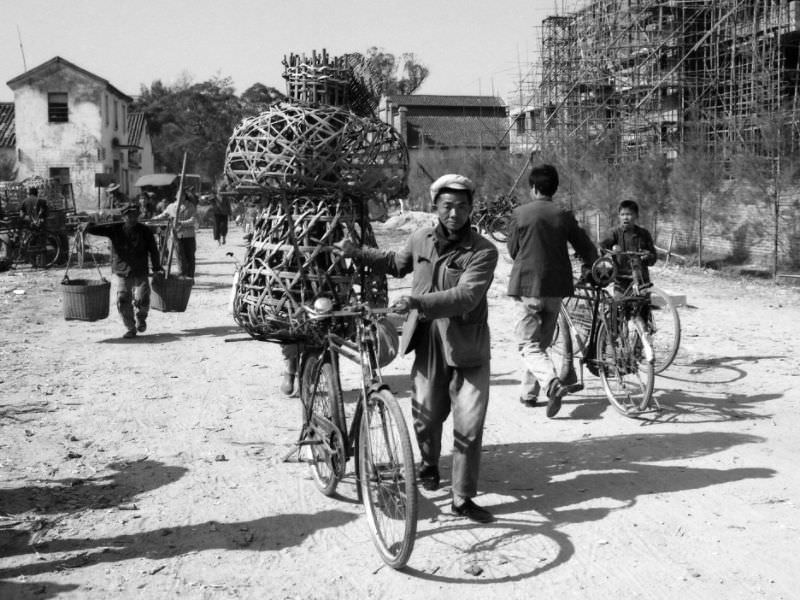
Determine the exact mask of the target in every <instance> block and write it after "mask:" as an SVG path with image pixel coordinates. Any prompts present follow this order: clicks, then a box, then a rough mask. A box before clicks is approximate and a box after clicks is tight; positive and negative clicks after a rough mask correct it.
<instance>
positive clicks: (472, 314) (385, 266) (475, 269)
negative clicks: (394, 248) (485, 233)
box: [362, 227, 497, 367]
mask: <svg viewBox="0 0 800 600" xmlns="http://www.w3.org/2000/svg"><path fill="white" fill-rule="evenodd" d="M435 239H436V238H435V234H434V228H433V227H425V228H422V229H418V230H417V231H415V232H414V233H412V234H411V236H410V237H409V238H408V241H407V242H406V245H405V247H404V248H403V249H402V250H399V251H398V252H387V251H383V250H377V249H374V248H364V249H363V254H362V256H363V259H362V260H363V262H364V263H365V264H368V265H370V266H372V267H373V268H374V269H375V270H376V271H381V272H385V273H389V274H391V275H393V276H395V277H404V276H405V275H407V274H408V273H410V272H412V271H413V273H414V276H413V282H412V289H411V295H412V296H414V298H416V299H418V300H419V303H420V308H419V312H418V313H417V311H412V313H411V314H410V315H409V318H408V319H406V322H405V325H404V326H403V336H402V344H401V348H400V352H401V353H402V354H406V353H408V352H410V351H411V350H414V349H416V346H417V344H418V343H420V341H421V340H422V339H423V338H424V336H419V335H414V334H415V333H416V332H417V328H418V325H419V320H427V321H430V322H431V324H432V326H435V327H437V328H438V332H439V337H440V338H441V340H442V350H443V353H444V357H445V361H446V362H447V364H448V365H450V366H451V367H477V366H479V365H482V364H485V363H486V362H487V361H488V360H489V357H490V350H489V323H488V315H489V307H488V304H487V301H486V292H487V291H488V290H489V286H490V285H491V283H492V279H493V278H494V270H495V267H496V266H497V248H495V247H494V244H492V243H491V242H489V241H488V240H486V239H484V238H483V237H482V236H481V235H480V234H478V233H477V232H475V231H474V230H472V229H470V230H469V233H468V235H467V236H466V237H465V238H464V239H463V240H462V241H460V242H458V243H457V244H456V245H455V246H454V247H453V248H451V249H450V250H448V251H446V252H445V253H444V254H442V255H441V256H439V253H438V251H437V250H436V245H435V243H434V242H435Z"/></svg>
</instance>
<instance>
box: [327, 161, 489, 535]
mask: <svg viewBox="0 0 800 600" xmlns="http://www.w3.org/2000/svg"><path fill="white" fill-rule="evenodd" d="M474 191H475V187H474V185H473V183H472V182H471V181H470V180H469V179H467V178H466V177H464V176H462V175H455V174H450V175H443V176H442V177H440V178H439V179H437V180H436V181H435V182H434V183H433V184H432V185H431V189H430V193H431V200H432V201H433V203H434V204H435V205H436V211H437V214H438V217H439V219H438V223H437V225H436V226H435V227H423V228H420V229H419V230H417V231H415V232H414V233H412V234H411V236H410V237H409V239H408V240H407V242H406V244H405V247H403V249H402V250H400V251H398V252H387V251H382V250H377V249H374V248H358V247H357V246H355V245H354V244H353V243H352V242H345V243H343V244H342V252H343V255H344V256H351V257H353V258H354V259H355V260H357V261H360V262H362V263H364V264H368V265H370V266H371V267H372V268H373V269H375V270H376V271H378V272H381V271H382V272H386V273H389V274H391V275H394V276H395V277H404V276H405V275H406V274H408V273H412V272H413V282H412V289H411V294H410V295H408V296H403V297H401V298H400V299H399V300H398V301H397V302H396V303H395V304H394V310H396V311H397V312H400V313H405V312H407V313H408V318H407V319H406V323H405V325H404V328H403V335H402V339H401V344H400V352H401V353H402V354H405V353H407V352H409V351H411V350H414V351H415V359H414V366H413V367H412V370H411V377H412V379H413V381H414V389H415V399H414V403H413V416H414V430H415V432H416V436H417V443H418V444H419V449H420V454H421V455H422V465H421V466H420V469H419V473H418V475H419V478H420V481H421V482H422V485H423V487H424V488H425V489H428V490H435V489H437V488H438V487H439V481H440V476H439V458H440V455H441V445H442V426H443V424H444V421H445V420H446V419H447V416H448V415H449V414H450V411H451V410H452V412H453V430H454V439H455V443H454V448H453V468H452V483H453V485H452V493H453V501H452V505H451V509H452V511H453V512H454V513H455V514H458V515H462V516H466V517H467V518H469V519H471V520H473V521H478V522H483V523H485V522H489V521H491V520H493V517H492V515H491V513H490V512H489V511H487V510H485V509H484V508H482V507H480V506H478V505H477V504H475V502H474V501H473V500H472V498H474V497H475V496H476V495H477V493H478V474H479V467H480V458H481V446H482V440H483V423H484V420H485V418H486V408H487V405H488V402H489V357H490V352H489V324H488V319H487V317H488V305H487V301H486V292H487V291H488V289H489V286H490V285H491V283H492V279H493V277H494V270H495V267H496V266H497V256H498V253H497V249H496V248H495V247H494V244H492V243H491V242H489V241H488V240H486V239H484V238H483V237H481V236H480V235H479V234H478V233H477V232H476V231H474V230H473V229H472V227H471V226H470V213H471V211H472V196H473V193H474Z"/></svg>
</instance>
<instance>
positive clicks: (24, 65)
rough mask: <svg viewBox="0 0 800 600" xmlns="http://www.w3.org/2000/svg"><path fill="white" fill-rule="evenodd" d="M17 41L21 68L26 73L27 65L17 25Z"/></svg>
mask: <svg viewBox="0 0 800 600" xmlns="http://www.w3.org/2000/svg"><path fill="white" fill-rule="evenodd" d="M17 39H18V40H19V51H20V54H22V68H23V69H24V70H25V72H26V73H27V72H28V63H27V62H25V48H23V47H22V34H21V33H20V31H19V25H17Z"/></svg>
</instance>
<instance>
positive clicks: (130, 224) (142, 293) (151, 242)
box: [83, 202, 163, 338]
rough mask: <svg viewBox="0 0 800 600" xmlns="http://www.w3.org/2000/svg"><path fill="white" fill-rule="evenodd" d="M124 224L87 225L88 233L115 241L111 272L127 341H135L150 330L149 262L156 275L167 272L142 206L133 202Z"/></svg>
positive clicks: (123, 214)
mask: <svg viewBox="0 0 800 600" xmlns="http://www.w3.org/2000/svg"><path fill="white" fill-rule="evenodd" d="M122 218H123V219H124V222H122V223H104V224H93V223H85V224H83V228H84V229H85V231H86V233H90V234H92V235H99V236H103V237H107V238H109V239H110V240H111V271H112V272H113V273H114V275H115V276H116V279H117V282H116V283H117V310H118V311H119V314H120V316H121V317H122V322H123V324H124V325H125V334H124V335H123V336H122V337H124V338H134V337H136V333H137V332H139V333H142V332H144V331H145V330H146V329H147V314H148V312H149V311H150V282H149V281H148V279H147V259H148V257H149V258H150V264H151V265H152V267H153V273H154V274H155V273H163V269H162V268H161V264H160V263H159V257H158V247H157V246H156V240H155V237H154V236H153V232H152V231H150V229H149V228H148V227H147V226H146V225H143V224H142V223H139V205H138V204H137V203H135V202H134V203H131V204H128V205H127V206H125V207H123V209H122Z"/></svg>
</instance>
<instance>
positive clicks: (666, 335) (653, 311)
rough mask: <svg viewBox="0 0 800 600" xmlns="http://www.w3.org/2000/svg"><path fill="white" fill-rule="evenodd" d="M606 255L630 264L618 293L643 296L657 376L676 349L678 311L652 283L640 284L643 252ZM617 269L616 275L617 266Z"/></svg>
mask: <svg viewBox="0 0 800 600" xmlns="http://www.w3.org/2000/svg"><path fill="white" fill-rule="evenodd" d="M609 254H610V255H611V256H614V257H627V258H628V263H629V264H630V273H628V272H627V271H626V272H625V273H624V275H625V276H626V277H628V276H630V279H631V283H630V284H628V286H627V287H626V288H625V289H624V290H623V291H622V295H623V296H624V297H638V296H645V297H646V298H647V299H648V301H649V302H648V304H647V305H646V306H645V307H644V310H643V314H642V318H643V319H644V322H645V331H646V332H647V333H648V335H649V336H650V343H651V345H652V346H653V354H654V355H655V363H654V365H653V368H654V370H655V372H656V374H658V373H661V372H662V371H664V370H665V369H666V368H667V367H669V366H670V365H671V364H672V361H673V360H675V356H677V354H678V348H679V347H680V343H681V320H680V316H679V315H678V309H677V308H676V307H675V303H674V302H673V301H672V299H671V298H670V297H669V295H667V294H666V293H664V291H662V290H661V289H659V288H657V287H656V286H654V285H653V284H652V283H644V279H643V275H642V272H643V271H642V258H644V256H645V254H646V253H644V252H636V251H621V250H614V249H612V250H611V251H610V253H609ZM617 268H618V271H617V272H618V273H619V272H620V271H619V267H617Z"/></svg>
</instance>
